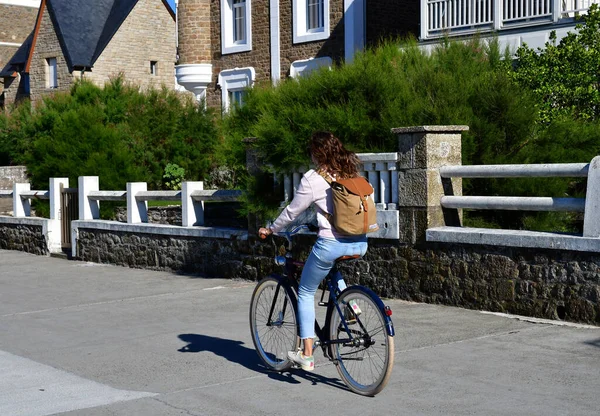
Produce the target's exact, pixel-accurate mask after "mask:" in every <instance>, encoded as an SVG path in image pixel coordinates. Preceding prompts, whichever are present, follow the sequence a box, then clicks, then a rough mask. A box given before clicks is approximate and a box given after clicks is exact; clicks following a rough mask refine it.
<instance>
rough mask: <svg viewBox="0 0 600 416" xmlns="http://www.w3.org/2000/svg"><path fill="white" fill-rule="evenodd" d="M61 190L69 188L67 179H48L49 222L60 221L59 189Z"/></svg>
mask: <svg viewBox="0 0 600 416" xmlns="http://www.w3.org/2000/svg"><path fill="white" fill-rule="evenodd" d="M61 185H62V186H63V188H68V187H69V178H50V188H49V190H50V192H49V194H50V195H49V197H50V219H51V220H61V219H62V211H61V209H60V206H61V203H60V202H61V193H60V187H61Z"/></svg>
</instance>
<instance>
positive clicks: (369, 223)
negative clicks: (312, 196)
mask: <svg viewBox="0 0 600 416" xmlns="http://www.w3.org/2000/svg"><path fill="white" fill-rule="evenodd" d="M317 173H318V174H319V175H321V176H322V177H323V179H325V180H326V181H327V183H328V184H329V186H331V192H332V195H333V213H328V214H327V219H328V220H329V222H330V223H331V225H333V228H335V231H337V232H338V233H339V234H345V235H361V234H366V233H373V232H375V231H377V230H379V226H378V225H377V209H376V208H375V202H374V201H373V198H372V197H371V194H373V187H372V186H371V184H370V183H369V181H367V180H366V179H365V178H363V177H362V176H357V177H355V178H349V179H340V180H332V179H331V177H330V176H329V175H328V174H327V173H326V172H323V171H322V170H319V171H317Z"/></svg>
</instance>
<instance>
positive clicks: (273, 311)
mask: <svg viewBox="0 0 600 416" xmlns="http://www.w3.org/2000/svg"><path fill="white" fill-rule="evenodd" d="M296 304H297V303H296V295H295V294H294V293H293V292H292V290H291V289H289V288H288V287H287V286H284V285H280V284H279V279H278V278H277V277H273V276H269V277H266V278H264V279H263V280H261V281H260V282H259V283H258V284H257V285H256V288H255V289H254V293H253V294H252V301H251V302H250V331H251V332H252V341H253V342H254V346H255V347H256V352H257V353H258V356H259V357H260V359H261V360H262V362H263V363H265V365H266V366H267V367H269V368H271V369H273V370H276V371H283V370H286V369H288V368H290V367H291V365H292V363H291V361H290V360H289V359H288V357H287V353H288V351H296V350H297V349H298V347H299V345H300V338H299V337H298V333H297V327H298V326H297V320H296V316H297V314H296Z"/></svg>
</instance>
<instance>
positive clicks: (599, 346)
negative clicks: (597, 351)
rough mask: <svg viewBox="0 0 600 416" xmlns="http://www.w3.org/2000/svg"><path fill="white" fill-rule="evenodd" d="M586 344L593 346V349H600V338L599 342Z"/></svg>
mask: <svg viewBox="0 0 600 416" xmlns="http://www.w3.org/2000/svg"><path fill="white" fill-rule="evenodd" d="M585 343H586V344H588V345H591V346H593V347H598V348H600V338H598V339H597V340H595V341H587V342H585Z"/></svg>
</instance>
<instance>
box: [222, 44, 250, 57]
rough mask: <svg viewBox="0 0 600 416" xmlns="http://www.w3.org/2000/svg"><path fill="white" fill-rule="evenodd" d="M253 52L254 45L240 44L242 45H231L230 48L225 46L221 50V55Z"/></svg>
mask: <svg viewBox="0 0 600 416" xmlns="http://www.w3.org/2000/svg"><path fill="white" fill-rule="evenodd" d="M251 50H252V45H251V44H247V43H244V44H240V45H230V46H223V47H222V48H221V55H229V54H232V53H239V52H250V51H251Z"/></svg>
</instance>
